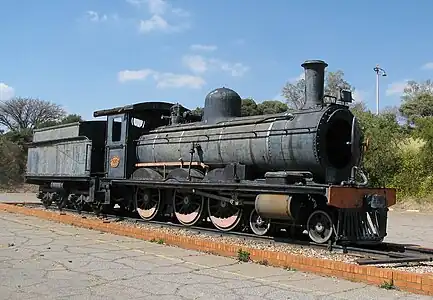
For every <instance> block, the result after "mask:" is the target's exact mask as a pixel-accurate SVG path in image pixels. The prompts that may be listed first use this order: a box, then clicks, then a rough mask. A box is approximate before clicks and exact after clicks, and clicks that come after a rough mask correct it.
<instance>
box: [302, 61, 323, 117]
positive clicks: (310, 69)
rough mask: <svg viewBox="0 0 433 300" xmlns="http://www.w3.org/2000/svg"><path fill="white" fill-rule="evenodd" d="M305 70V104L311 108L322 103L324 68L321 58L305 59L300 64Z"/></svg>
mask: <svg viewBox="0 0 433 300" xmlns="http://www.w3.org/2000/svg"><path fill="white" fill-rule="evenodd" d="M301 66H302V67H303V68H304V72H305V106H304V108H306V109H308V108H312V107H315V106H319V105H322V104H323V95H324V89H325V68H326V67H327V66H328V64H327V63H325V62H324V61H322V60H307V61H305V62H304V63H303V64H302V65H301Z"/></svg>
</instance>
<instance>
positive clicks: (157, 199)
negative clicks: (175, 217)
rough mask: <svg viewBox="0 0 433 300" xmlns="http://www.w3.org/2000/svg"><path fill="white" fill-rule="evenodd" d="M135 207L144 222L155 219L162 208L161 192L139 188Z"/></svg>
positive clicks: (135, 198)
mask: <svg viewBox="0 0 433 300" xmlns="http://www.w3.org/2000/svg"><path fill="white" fill-rule="evenodd" d="M134 201H135V207H136V209H137V212H138V214H139V215H140V217H141V218H142V219H143V220H146V221H150V220H153V219H155V218H156V217H157V216H158V214H159V212H160V207H161V191H160V190H150V189H144V188H140V187H137V188H136V190H135V193H134Z"/></svg>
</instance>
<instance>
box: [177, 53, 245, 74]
mask: <svg viewBox="0 0 433 300" xmlns="http://www.w3.org/2000/svg"><path fill="white" fill-rule="evenodd" d="M182 62H183V64H184V65H185V66H186V67H187V68H189V69H190V70H191V71H192V72H195V73H204V72H206V71H208V70H220V71H223V72H227V73H229V74H230V75H231V76H233V77H240V76H243V75H244V74H245V73H246V72H248V71H249V70H250V68H249V67H248V66H245V65H244V64H242V63H239V62H237V63H231V62H226V61H223V60H220V59H216V58H210V59H207V58H205V57H203V56H200V55H186V56H184V57H183V59H182Z"/></svg>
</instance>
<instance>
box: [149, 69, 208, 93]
mask: <svg viewBox="0 0 433 300" xmlns="http://www.w3.org/2000/svg"><path fill="white" fill-rule="evenodd" d="M154 79H155V80H156V82H157V84H156V86H157V87H159V88H170V87H173V88H181V87H189V88H193V89H199V88H201V87H202V86H203V85H205V84H206V81H205V80H204V79H203V78H201V77H199V76H193V75H188V74H173V73H156V74H154Z"/></svg>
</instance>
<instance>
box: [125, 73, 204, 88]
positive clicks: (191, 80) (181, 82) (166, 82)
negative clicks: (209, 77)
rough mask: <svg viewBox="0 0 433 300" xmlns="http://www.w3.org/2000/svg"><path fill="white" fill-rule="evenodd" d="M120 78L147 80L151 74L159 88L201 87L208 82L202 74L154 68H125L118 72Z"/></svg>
mask: <svg viewBox="0 0 433 300" xmlns="http://www.w3.org/2000/svg"><path fill="white" fill-rule="evenodd" d="M117 76H118V80H119V81H120V82H122V83H123V82H126V81H132V80H146V79H147V78H148V77H149V76H152V78H153V79H154V80H155V81H156V86H157V87H158V88H182V87H186V88H193V89H199V88H201V87H202V86H203V85H205V84H206V81H205V80H204V79H203V78H201V77H200V76H194V75H189V74H174V73H169V72H168V73H164V72H158V71H155V70H152V69H142V70H135V71H131V70H124V71H120V72H119V73H118V74H117Z"/></svg>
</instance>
